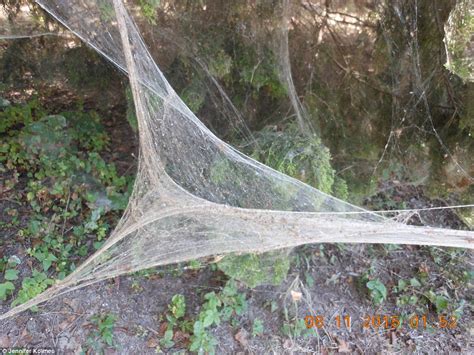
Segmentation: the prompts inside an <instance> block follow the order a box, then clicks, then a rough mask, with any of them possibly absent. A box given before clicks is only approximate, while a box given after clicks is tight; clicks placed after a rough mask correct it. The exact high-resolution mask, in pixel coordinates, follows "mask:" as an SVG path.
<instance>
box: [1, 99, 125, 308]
mask: <svg viewBox="0 0 474 355" xmlns="http://www.w3.org/2000/svg"><path fill="white" fill-rule="evenodd" d="M0 135H2V142H1V143H0V164H2V166H4V167H5V169H6V171H7V172H8V173H9V175H11V176H13V177H14V178H13V179H11V180H10V181H9V184H10V185H11V191H14V192H13V194H14V195H15V196H14V198H15V199H17V200H18V201H20V202H22V203H24V204H25V206H29V207H30V208H31V213H30V214H29V219H28V220H27V221H26V225H23V226H22V227H21V228H18V232H17V237H18V238H23V239H27V240H28V241H31V240H34V241H35V242H34V243H32V245H31V247H29V248H28V249H27V253H28V255H30V256H31V257H34V258H35V259H36V260H37V261H38V262H39V263H40V264H41V266H42V269H43V271H44V272H51V270H54V272H56V273H57V274H56V275H57V278H59V279H62V278H64V277H65V276H66V275H67V274H68V273H69V272H71V271H72V270H74V268H75V265H74V263H73V262H72V261H73V260H74V259H77V257H84V256H86V255H87V254H89V253H90V250H89V249H90V247H89V245H90V243H89V242H88V241H89V240H90V239H91V238H92V239H93V240H92V241H93V245H94V246H95V247H96V248H98V247H99V246H100V244H101V243H102V242H103V240H104V239H105V237H106V235H107V233H108V231H109V229H110V226H109V221H110V219H111V218H117V219H118V218H119V216H120V212H121V211H123V210H124V209H125V207H126V204H127V201H128V196H129V191H128V186H129V184H130V183H131V181H130V180H129V181H127V179H126V178H125V177H121V176H119V175H118V173H117V170H116V168H115V166H114V165H112V164H107V163H106V162H105V161H104V160H103V158H102V157H101V155H100V154H101V153H102V152H103V151H104V150H105V149H106V147H107V145H108V142H109V140H108V136H107V134H106V132H105V129H104V127H103V125H102V123H101V118H100V117H99V116H98V115H97V114H96V113H94V112H84V111H82V110H78V111H71V112H63V113H60V114H57V115H48V114H47V112H46V111H45V110H44V109H43V108H42V107H41V106H40V105H39V104H38V102H37V101H35V100H32V101H30V102H29V103H27V104H25V105H11V106H9V107H7V108H5V109H4V110H3V111H0ZM20 180H21V181H24V182H25V186H24V187H22V188H21V189H19V190H18V192H15V186H16V184H18V182H19V181H20ZM15 216H16V214H12V220H11V223H12V225H13V223H16V224H18V221H16V222H15V218H16V217H15ZM71 219H72V220H76V221H80V222H75V223H74V227H70V228H69V226H68V220H71ZM41 275H42V273H39V272H37V271H36V272H35V274H34V275H33V277H32V278H29V279H25V280H24V281H25V283H24V287H23V290H21V291H20V294H19V296H18V299H17V301H16V302H17V303H18V302H24V301H25V300H27V299H29V297H31V296H32V295H34V294H36V292H37V290H39V289H44V288H45V287H47V285H48V284H50V279H48V278H45V279H40V277H41ZM43 275H45V274H43ZM11 291H12V290H11V285H6V287H4V292H3V295H4V296H6V295H7V294H9V293H11Z"/></svg>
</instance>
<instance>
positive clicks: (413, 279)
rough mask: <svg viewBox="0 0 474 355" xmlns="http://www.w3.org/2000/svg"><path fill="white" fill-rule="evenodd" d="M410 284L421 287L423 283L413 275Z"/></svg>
mask: <svg viewBox="0 0 474 355" xmlns="http://www.w3.org/2000/svg"><path fill="white" fill-rule="evenodd" d="M410 285H411V286H413V287H420V286H421V283H420V281H418V280H417V279H416V278H415V277H413V278H412V279H410Z"/></svg>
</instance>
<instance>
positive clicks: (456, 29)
mask: <svg viewBox="0 0 474 355" xmlns="http://www.w3.org/2000/svg"><path fill="white" fill-rule="evenodd" d="M473 14H474V8H473V5H472V3H471V2H470V1H469V0H460V1H457V2H456V6H455V7H454V9H453V11H452V12H451V14H450V18H449V21H448V23H447V24H446V26H445V29H446V36H445V39H444V41H445V44H446V50H447V57H448V61H447V63H446V64H445V66H446V68H447V69H448V70H450V71H451V72H453V73H455V74H456V75H458V76H459V77H460V78H461V79H462V80H463V81H465V82H467V81H472V80H474V62H473V59H472V53H470V51H471V52H472V45H470V43H471V41H472V34H473V33H474V16H473ZM470 48H471V49H470Z"/></svg>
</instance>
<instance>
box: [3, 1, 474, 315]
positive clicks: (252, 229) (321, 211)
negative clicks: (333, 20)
mask: <svg viewBox="0 0 474 355" xmlns="http://www.w3.org/2000/svg"><path fill="white" fill-rule="evenodd" d="M38 3H39V4H40V5H41V6H42V7H43V8H44V9H45V10H46V11H48V12H49V13H50V14H52V15H53V16H54V17H55V18H56V19H58V20H59V21H60V22H61V23H63V24H64V25H65V26H66V27H68V28H69V29H71V31H73V32H74V33H75V34H76V35H78V36H79V37H80V38H81V39H82V40H84V41H85V42H86V43H87V44H88V45H90V46H91V47H93V48H94V49H96V50H97V51H98V52H100V53H101V54H102V55H104V56H105V57H106V58H107V59H109V60H110V61H111V62H112V63H114V64H115V65H116V66H117V67H118V68H120V69H121V70H123V71H124V72H126V73H127V74H128V76H129V79H130V83H131V87H132V92H133V96H134V101H135V108H136V112H137V118H138V124H139V138H140V160H139V167H138V173H137V178H136V181H135V185H134V191H133V194H132V196H131V198H130V202H129V205H128V207H127V210H126V212H125V214H124V216H123V217H122V219H121V221H120V222H119V224H118V225H117V227H116V229H115V230H114V232H113V233H112V235H111V236H110V237H109V239H108V240H107V241H106V243H105V244H104V245H103V246H102V248H101V249H100V250H98V251H97V252H96V253H95V254H94V255H92V256H91V257H90V258H89V259H87V260H86V261H85V262H84V263H83V264H82V265H81V266H79V267H78V268H77V269H76V270H75V271H74V272H73V273H72V274H70V275H69V276H68V277H67V278H66V279H64V280H63V281H60V282H58V283H57V284H56V285H55V286H53V287H52V288H50V289H49V290H47V291H46V292H44V293H43V294H40V295H39V296H37V297H36V298H34V299H32V300H30V301H29V302H27V303H25V304H22V305H20V306H18V307H16V308H14V309H12V310H10V311H9V312H7V313H5V314H3V315H2V316H0V319H5V318H7V317H10V316H12V315H14V314H16V313H18V312H21V311H23V310H25V309H28V308H30V307H31V306H33V305H36V304H38V303H41V302H44V301H46V300H48V299H50V298H52V297H54V296H57V295H59V294H63V293H65V292H68V291H71V290H74V289H77V288H80V287H84V286H86V285H90V284H92V283H95V282H99V281H102V280H105V279H108V278H112V277H116V276H119V275H123V274H126V273H130V272H133V271H138V270H141V269H146V268H150V267H153V266H158V265H165V264H171V263H176V262H182V261H189V260H193V259H197V258H201V257H206V256H213V255H220V254H227V253H232V252H234V253H247V252H255V253H261V252H265V251H271V250H276V249H282V248H289V247H295V246H298V245H302V244H308V243H318V242H319V243H321V242H323V243H334V242H348V243H397V244H427V245H441V246H457V247H468V248H472V241H473V234H474V233H473V232H467V231H455V230H446V229H436V228H428V227H413V226H407V225H404V224H402V223H396V222H394V221H392V220H389V219H386V218H384V217H383V216H381V215H379V214H376V213H373V212H370V211H366V210H364V209H361V208H359V207H356V206H354V205H351V204H349V203H347V202H345V201H342V200H339V199H337V198H335V197H333V196H330V195H327V194H325V193H323V192H321V191H319V190H317V189H315V188H312V187H310V186H308V185H306V184H304V183H302V182H300V181H298V180H296V179H293V178H290V177H288V176H286V175H284V174H282V173H279V172H277V171H275V170H273V169H271V168H269V167H267V166H265V165H263V164H260V163H258V162H257V161H255V160H253V159H251V158H249V157H247V156H245V155H244V154H242V153H240V152H238V151H237V150H236V149H234V148H232V147H231V146H230V145H228V144H226V143H225V142H223V141H221V140H220V139H219V138H217V137H216V136H215V135H214V134H213V133H212V132H211V131H210V130H208V129H207V128H206V127H205V125H204V124H203V123H202V122H201V121H200V120H199V119H198V118H197V117H196V116H195V115H194V114H193V113H192V111H191V110H190V109H189V108H188V107H187V106H186V105H185V104H184V102H183V101H182V100H181V99H180V98H179V96H178V95H177V94H176V92H175V91H174V90H173V88H172V87H171V86H170V84H169V83H168V82H167V80H166V78H165V77H164V75H163V73H162V72H161V71H160V69H159V68H158V66H157V65H156V64H155V62H154V61H153V59H152V57H151V55H150V54H149V52H148V50H147V48H146V46H145V44H144V42H143V40H142V38H141V36H140V34H139V32H138V30H137V28H136V26H135V24H134V22H133V20H132V18H131V17H130V16H129V15H128V14H127V12H126V10H125V8H124V5H123V3H122V1H121V0H102V1H100V2H96V1H93V0H81V1H74V2H73V1H69V0H58V1H49V0H40V1H38ZM293 94H294V93H293Z"/></svg>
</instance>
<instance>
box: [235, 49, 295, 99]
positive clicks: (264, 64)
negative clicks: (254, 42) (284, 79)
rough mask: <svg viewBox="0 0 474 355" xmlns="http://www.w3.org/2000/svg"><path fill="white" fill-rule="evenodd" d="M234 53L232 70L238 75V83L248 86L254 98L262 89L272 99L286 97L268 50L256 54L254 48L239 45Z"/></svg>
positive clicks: (276, 66)
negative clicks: (235, 54)
mask: <svg viewBox="0 0 474 355" xmlns="http://www.w3.org/2000/svg"><path fill="white" fill-rule="evenodd" d="M235 53H237V56H236V58H234V63H235V64H234V68H235V70H237V71H238V73H239V81H240V83H241V84H244V85H246V86H250V87H251V88H252V93H253V94H254V95H255V96H256V95H257V94H258V93H259V92H260V90H264V89H265V91H267V92H268V93H269V95H270V96H271V97H272V98H282V97H284V96H285V95H286V88H285V87H284V86H283V84H282V83H281V81H280V78H279V76H278V69H277V68H278V64H277V63H276V60H275V56H274V54H273V53H272V52H271V51H270V50H269V49H266V48H265V49H263V53H257V52H256V51H255V50H254V48H252V47H248V46H244V45H241V46H237V48H236V50H235Z"/></svg>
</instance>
